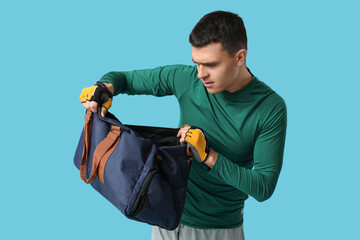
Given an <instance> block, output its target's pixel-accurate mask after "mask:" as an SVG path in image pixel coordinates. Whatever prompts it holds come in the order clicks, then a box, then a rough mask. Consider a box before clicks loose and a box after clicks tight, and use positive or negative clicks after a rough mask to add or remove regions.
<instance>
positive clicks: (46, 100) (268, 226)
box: [0, 0, 360, 240]
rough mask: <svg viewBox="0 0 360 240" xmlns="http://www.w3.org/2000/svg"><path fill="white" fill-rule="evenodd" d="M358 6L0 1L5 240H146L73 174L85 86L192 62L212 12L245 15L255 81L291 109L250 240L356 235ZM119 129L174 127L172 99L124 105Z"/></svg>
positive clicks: (250, 204)
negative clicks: (274, 179) (199, 29)
mask: <svg viewBox="0 0 360 240" xmlns="http://www.w3.org/2000/svg"><path fill="white" fill-rule="evenodd" d="M359 9H360V8H359V5H358V4H357V3H356V1H346V0H345V1H329V0H328V1H310V0H303V1H277V0H275V1H181V2H179V1H177V2H175V1H174V2H172V1H132V2H131V3H130V2H129V1H101V3H100V1H37V0H34V1H11V2H10V1H1V3H0V27H1V29H0V30H1V32H0V79H1V91H0V100H1V103H2V106H3V107H2V109H1V113H0V114H1V120H0V121H1V124H0V127H1V133H0V134H1V138H0V141H1V144H0V149H1V155H0V161H1V166H0V169H1V174H0V180H1V188H0V238H1V239H79V238H83V239H88V240H90V239H150V235H151V227H150V226H149V225H147V224H143V223H138V222H135V221H131V220H128V219H126V218H125V217H124V216H123V215H122V214H121V213H120V212H118V211H117V210H116V209H115V208H114V207H113V206H112V205H111V204H110V203H108V202H107V201H106V200H105V199H104V198H103V197H101V196H100V195H99V194H98V193H97V192H96V191H94V190H93V189H92V188H91V187H90V186H86V185H85V184H84V183H83V182H82V181H81V180H80V177H79V172H78V170H77V169H76V168H75V167H74V165H73V162H72V161H73V154H74V151H75V147H76V145H77V142H78V138H79V136H80V132H81V128H82V125H83V122H84V120H83V115H84V109H83V107H82V105H81V104H80V103H79V94H80V91H81V89H82V88H84V87H88V86H90V85H92V84H93V83H94V82H95V81H97V80H98V79H99V78H100V77H101V76H102V75H103V74H105V73H106V72H109V71H112V70H132V69H143V68H152V67H157V66H160V65H167V64H176V63H182V64H192V61H191V46H190V44H189V43H188V35H189V33H190V31H191V29H192V28H193V26H194V25H195V24H196V22H197V21H198V20H199V19H200V18H201V17H202V16H203V15H204V14H206V13H208V12H210V11H214V10H227V11H233V12H235V13H238V14H239V15H240V16H242V17H243V19H244V22H245V25H246V28H247V32H248V42H249V49H248V60H247V65H248V67H249V68H250V69H251V71H252V72H253V73H254V74H255V75H256V76H257V77H259V78H260V79H261V80H262V81H264V82H266V83H267V84H268V85H270V86H271V87H272V88H273V89H274V90H276V91H277V92H278V93H279V94H280V95H281V96H282V97H283V98H284V99H285V101H286V103H287V106H288V131H287V141H286V148H285V155H284V165H283V169H282V173H281V175H280V178H279V182H278V185H277V188H276V191H275V193H274V195H273V196H272V197H271V198H270V199H269V200H267V201H265V202H263V203H259V202H257V201H256V200H254V199H252V198H249V199H248V200H247V201H246V207H245V212H244V214H245V216H244V217H245V223H244V229H245V237H246V239H265V238H266V239H356V238H359V230H358V225H359V215H360V211H359V210H360V207H359V203H360V194H359V189H360V188H359V186H358V185H359V177H358V176H359V174H358V169H359V167H360V163H359V162H360V157H359V151H358V150H359V147H360V146H359V143H360V140H359V134H360V128H359V122H360V116H359V115H360V114H359V109H360V108H359V106H358V105H359V102H360V101H359V100H360V98H359V93H358V92H359V87H360V84H359V80H360V78H359V74H358V66H359V63H360V61H359V54H360V51H359V42H360V37H359V24H360V15H359V12H358V11H359ZM112 112H113V113H115V114H116V115H117V116H118V117H119V118H120V119H121V120H122V121H123V122H124V123H131V124H143V125H155V126H169V127H176V126H177V124H178V117H179V108H178V105H177V102H176V99H175V98H174V97H164V98H155V97H151V96H135V97H134V96H130V97H129V96H126V95H124V96H117V97H116V98H115V99H114V103H113V107H112Z"/></svg>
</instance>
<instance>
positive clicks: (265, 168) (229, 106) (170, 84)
mask: <svg viewBox="0 0 360 240" xmlns="http://www.w3.org/2000/svg"><path fill="white" fill-rule="evenodd" d="M100 81H102V82H109V83H112V84H113V85H114V94H115V95H117V94H119V93H127V94H128V95H134V94H148V95H154V96H165V95H175V97H176V98H177V100H178V102H179V106H180V122H179V126H182V125H184V124H189V125H190V126H197V127H200V128H202V129H203V131H204V132H205V135H206V137H207V139H208V142H209V145H210V147H211V148H212V149H213V150H214V151H216V152H217V153H218V158H217V160H216V163H215V165H214V167H213V168H209V167H208V166H207V165H205V164H203V163H198V162H196V161H193V164H192V167H191V171H190V174H189V182H188V186H187V195H186V202H185V208H184V212H183V215H182V219H181V223H182V224H184V225H187V226H191V227H195V228H234V227H238V226H241V225H242V223H243V216H242V210H243V207H244V201H245V200H246V199H247V198H248V195H250V196H252V197H254V198H255V199H256V200H258V201H264V200H266V199H268V198H269V197H270V196H271V195H272V193H273V192H274V190H275V186H276V183H277V180H278V177H279V174H280V170H281V166H282V161H283V152H284V144H285V134H286V105H285V102H284V100H283V99H282V98H281V97H280V96H279V95H278V94H277V93H275V92H274V91H273V90H272V89H271V88H269V87H268V86H267V85H266V84H265V83H263V82H261V81H260V80H259V79H258V78H256V77H255V76H254V77H253V79H252V81H251V82H250V84H249V85H247V86H246V87H245V88H244V89H242V90H239V91H237V92H234V93H229V92H226V91H224V92H221V93H218V94H210V93H208V92H207V90H206V88H205V87H204V85H203V84H202V82H201V80H200V79H199V78H197V68H196V66H185V65H171V66H165V67H158V68H155V69H146V70H135V71H127V72H110V73H107V74H105V75H104V76H103V77H102V78H101V80H100Z"/></svg>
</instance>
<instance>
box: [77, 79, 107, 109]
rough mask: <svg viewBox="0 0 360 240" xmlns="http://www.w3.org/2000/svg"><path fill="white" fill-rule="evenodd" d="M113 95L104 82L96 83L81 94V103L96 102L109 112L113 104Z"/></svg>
mask: <svg viewBox="0 0 360 240" xmlns="http://www.w3.org/2000/svg"><path fill="white" fill-rule="evenodd" d="M112 97H113V95H112V93H111V92H110V91H109V89H108V88H107V87H106V86H105V84H103V83H102V82H96V84H95V85H94V86H91V87H88V88H84V89H83V90H82V91H81V94H80V102H82V103H84V102H86V101H94V102H97V103H98V104H99V105H100V104H101V106H103V107H106V109H108V110H109V108H110V107H111V103H112Z"/></svg>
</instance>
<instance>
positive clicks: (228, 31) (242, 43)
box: [189, 11, 247, 56]
mask: <svg viewBox="0 0 360 240" xmlns="http://www.w3.org/2000/svg"><path fill="white" fill-rule="evenodd" d="M189 42H190V43H191V45H192V46H194V47H203V46H205V45H207V44H209V43H218V42H220V43H221V44H222V46H223V48H224V50H226V51H227V52H228V54H229V55H231V56H232V55H234V54H235V53H236V52H237V51H239V50H240V49H246V50H247V36H246V30H245V25H244V22H243V20H242V18H241V17H239V15H237V14H235V13H232V12H225V11H215V12H211V13H208V14H206V15H205V16H203V17H202V18H201V19H200V21H199V22H198V23H197V24H196V25H195V27H194V28H193V30H192V31H191V33H190V36H189Z"/></svg>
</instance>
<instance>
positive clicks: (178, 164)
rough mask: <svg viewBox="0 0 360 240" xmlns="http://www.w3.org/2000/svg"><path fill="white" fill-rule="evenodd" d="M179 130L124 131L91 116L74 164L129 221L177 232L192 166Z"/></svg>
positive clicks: (113, 119) (142, 128)
mask: <svg viewBox="0 0 360 240" xmlns="http://www.w3.org/2000/svg"><path fill="white" fill-rule="evenodd" d="M177 132H178V129H172V128H159V127H146V126H132V125H123V124H122V123H121V122H120V121H119V120H117V119H116V117H115V116H114V115H112V114H110V113H107V115H106V117H105V118H103V117H101V116H100V115H99V113H91V112H88V113H87V114H86V115H85V126H84V129H83V132H82V134H81V137H80V140H79V144H78V146H77V149H76V152H75V157H74V163H75V166H76V167H77V168H79V169H80V176H81V178H82V180H83V181H84V182H86V183H91V185H92V187H93V188H95V189H96V190H97V191H98V192H99V193H100V194H102V195H103V196H104V197H105V198H106V199H107V200H109V201H110V202H111V203H112V204H113V205H115V207H117V208H118V209H119V210H120V211H121V212H122V213H123V214H124V215H125V216H126V217H128V218H130V219H134V220H137V221H141V222H145V223H149V224H151V225H157V226H159V227H161V228H165V229H169V230H173V229H175V228H176V227H177V226H178V225H179V222H180V218H181V214H182V211H183V208H184V204H185V192H186V184H187V179H188V173H189V170H190V166H191V160H192V158H191V157H190V152H189V149H188V148H187V145H180V144H179V140H178V138H177V137H176V135H177Z"/></svg>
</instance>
